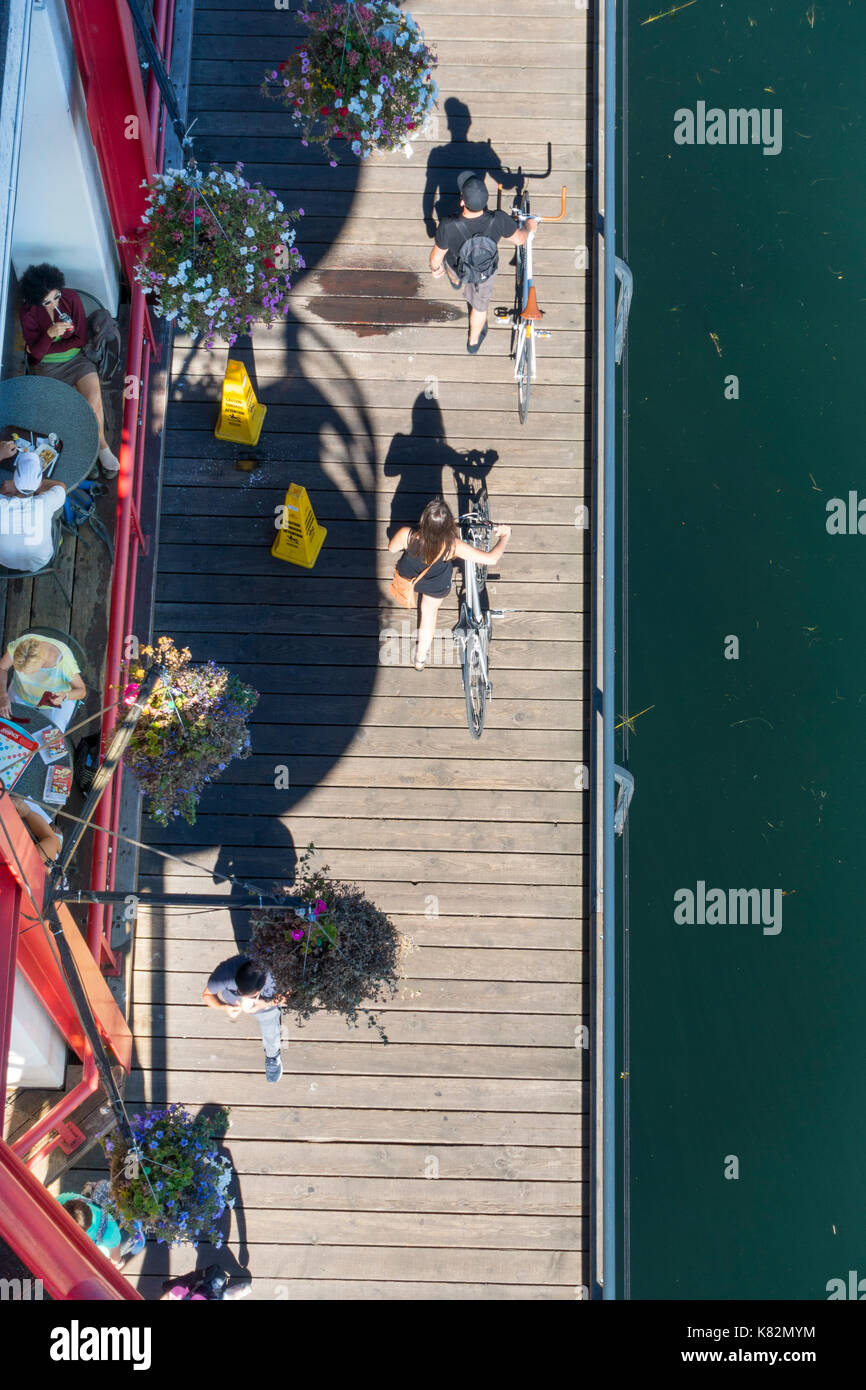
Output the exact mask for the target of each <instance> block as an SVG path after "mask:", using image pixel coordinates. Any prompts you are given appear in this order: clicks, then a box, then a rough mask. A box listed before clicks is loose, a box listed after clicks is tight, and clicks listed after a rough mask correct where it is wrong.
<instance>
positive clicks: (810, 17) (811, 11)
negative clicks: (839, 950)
mask: <svg viewBox="0 0 866 1390" xmlns="http://www.w3.org/2000/svg"><path fill="white" fill-rule="evenodd" d="M806 23H807V24H808V26H809V28H810V29H814V28H815V6H814V5H810V6H809V8H808V10H807V11H806ZM835 1233H836V1227H835V1226H834V1227H833V1234H834V1235H835Z"/></svg>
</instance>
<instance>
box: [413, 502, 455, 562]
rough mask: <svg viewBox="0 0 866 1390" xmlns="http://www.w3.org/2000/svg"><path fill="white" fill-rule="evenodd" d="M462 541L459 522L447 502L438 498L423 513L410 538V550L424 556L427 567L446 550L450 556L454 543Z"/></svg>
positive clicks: (428, 504) (429, 503)
mask: <svg viewBox="0 0 866 1390" xmlns="http://www.w3.org/2000/svg"><path fill="white" fill-rule="evenodd" d="M459 539H460V533H459V531H458V530H457V522H456V521H455V520H454V515H453V513H452V511H451V508H450V507H449V506H448V503H447V502H443V500H442V498H441V497H436V498H434V499H433V501H432V502H428V503H427V506H426V507H425V508H424V510H423V512H422V513H421V520H420V521H419V522H418V525H417V526H416V528H415V530H414V531H413V532H412V534H411V536H410V537H409V549H410V550H411V551H412V553H413V554H414V555H423V556H424V563H425V565H432V564H433V561H434V560H436V559H437V558H438V557H439V556H440V555H441V554H442V551H443V549H444V551H445V554H446V555H448V554H450V552H451V550H452V549H453V546H454V542H455V541H457V540H459Z"/></svg>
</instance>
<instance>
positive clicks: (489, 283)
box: [430, 169, 538, 356]
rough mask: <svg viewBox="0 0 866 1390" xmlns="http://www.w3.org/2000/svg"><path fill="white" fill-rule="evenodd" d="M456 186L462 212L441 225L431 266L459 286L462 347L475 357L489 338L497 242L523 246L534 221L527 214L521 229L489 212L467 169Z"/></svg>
mask: <svg viewBox="0 0 866 1390" xmlns="http://www.w3.org/2000/svg"><path fill="white" fill-rule="evenodd" d="M457 187H458V189H459V190H460V207H461V212H460V215H459V216H458V217H446V218H444V219H443V220H442V221H441V222H440V223H439V226H438V227H437V229H436V241H435V245H434V246H433V248H432V250H431V252H430V269H431V271H432V272H433V278H434V279H436V280H439V279H441V278H442V276H443V275H447V276H448V279H449V281H450V283H451V286H452V288H453V289H455V290H458V289H462V291H463V297H464V299H465V300H466V302H467V304H468V305H469V338H468V340H467V343H466V351H467V352H468V353H471V354H472V355H473V356H474V354H475V353H476V352H477V351H478V349H479V348H480V347H481V344H482V343H483V342H484V339H485V338H486V336H487V309H488V306H489V304H490V300H491V297H492V295H493V282H494V280H495V278H496V272H497V270H498V269H499V253H498V251H497V249H496V248H497V244H498V242H500V241H505V242H507V243H508V244H509V245H510V246H523V245H524V244H525V242H526V239H527V237H528V236H529V233H530V232H532V231H534V230H535V229H536V227H537V226H538V219H537V218H535V217H530V218H528V219H527V221H526V222H525V223H524V225H523V226H522V227H515V225H514V219H513V218H512V217H510V216H509V214H508V213H507V212H502V211H500V210H498V209H497V210H496V211H493V212H490V211H489V210H488V208H487V186H486V184H485V182H484V180H483V178H479V177H478V175H477V174H476V173H474V172H473V170H471V169H465V170H464V171H463V173H462V174H458V176H457Z"/></svg>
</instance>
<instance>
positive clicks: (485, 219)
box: [436, 210, 517, 270]
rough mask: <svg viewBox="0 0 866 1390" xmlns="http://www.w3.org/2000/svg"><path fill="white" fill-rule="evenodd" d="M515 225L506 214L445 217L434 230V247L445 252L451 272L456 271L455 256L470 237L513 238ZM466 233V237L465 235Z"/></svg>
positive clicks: (494, 213)
mask: <svg viewBox="0 0 866 1390" xmlns="http://www.w3.org/2000/svg"><path fill="white" fill-rule="evenodd" d="M516 231H517V223H516V222H515V220H514V218H513V217H510V216H509V214H508V213H507V212H495V211H494V212H490V211H489V210H488V211H486V212H482V214H481V216H480V217H464V216H463V214H462V213H461V214H460V216H459V217H446V218H444V219H443V220H442V221H441V222H440V223H439V226H438V227H437V228H436V245H437V246H438V247H439V249H440V250H441V251H444V252H445V259H446V261H447V262H448V264H449V265H450V267H451V269H452V270H456V269H457V255H458V253H459V251H460V248H461V246H463V245H464V244H465V243H466V242H467V241H468V240H469V237H470V236H489V237H490V240H491V241H501V240H502V238H503V237H510V236H514V233H515V232H516ZM467 232H468V234H469V235H468V236H467V235H466V233H467Z"/></svg>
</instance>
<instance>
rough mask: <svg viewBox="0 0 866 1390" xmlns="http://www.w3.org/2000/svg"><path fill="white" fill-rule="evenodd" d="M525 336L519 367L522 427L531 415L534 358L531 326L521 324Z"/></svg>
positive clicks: (519, 402) (518, 397) (519, 401)
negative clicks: (530, 397)
mask: <svg viewBox="0 0 866 1390" xmlns="http://www.w3.org/2000/svg"><path fill="white" fill-rule="evenodd" d="M520 331H521V333H522V334H523V344H522V350H521V356H520V360H519V363H518V367H517V414H518V416H519V418H520V423H521V425H523V424H525V423H526V417H527V415H528V414H529V387H530V384H531V380H530V378H531V372H530V363H531V358H532V342H531V337H530V335H531V333H532V325H531V324H528V323H527V324H521V326H520Z"/></svg>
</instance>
